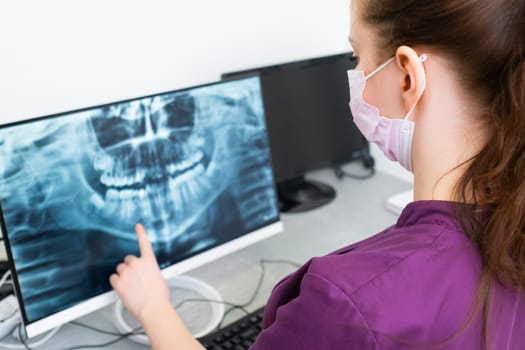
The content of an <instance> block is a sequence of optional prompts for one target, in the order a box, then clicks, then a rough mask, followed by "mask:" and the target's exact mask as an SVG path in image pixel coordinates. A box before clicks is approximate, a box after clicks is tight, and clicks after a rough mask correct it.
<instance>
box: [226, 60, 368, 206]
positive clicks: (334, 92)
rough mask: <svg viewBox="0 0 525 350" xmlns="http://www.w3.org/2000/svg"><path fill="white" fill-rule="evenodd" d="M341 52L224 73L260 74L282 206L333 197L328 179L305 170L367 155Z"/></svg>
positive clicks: (351, 64) (349, 64) (353, 63)
mask: <svg viewBox="0 0 525 350" xmlns="http://www.w3.org/2000/svg"><path fill="white" fill-rule="evenodd" d="M355 66H356V61H355V59H354V58H353V57H352V54H350V53H345V54H339V55H333V56H327V57H321V58H315V59H308V60H303V61H297V62H290V63H284V64H279V65H273V66H267V67H260V68H254V69H250V70H244V71H238V72H231V73H225V74H223V75H222V78H223V79H230V78H238V77H246V76H252V75H259V76H260V78H261V85H262V91H263V95H264V107H265V112H266V123H267V127H268V137H269V141H270V147H271V156H272V162H273V170H274V176H275V181H276V183H277V190H278V195H279V202H280V203H279V205H280V209H281V210H282V211H283V212H300V211H305V210H309V209H313V208H316V207H318V206H321V205H323V204H325V203H327V202H329V201H331V200H332V199H333V198H334V197H335V191H334V190H333V189H332V188H331V187H330V186H328V185H326V184H323V183H319V182H316V181H312V180H308V181H307V180H306V179H305V177H304V176H305V173H306V172H308V171H310V170H314V169H318V168H322V167H326V166H333V165H337V164H342V163H345V162H348V161H351V160H355V159H363V160H365V161H366V160H369V159H370V156H369V148H368V142H367V141H366V139H365V138H364V137H363V136H362V134H361V133H360V132H359V130H358V129H357V127H356V126H355V124H354V122H353V120H352V119H353V118H352V115H351V112H350V109H349V107H348V102H349V88H348V80H347V75H346V71H347V70H349V69H353V68H354V67H355Z"/></svg>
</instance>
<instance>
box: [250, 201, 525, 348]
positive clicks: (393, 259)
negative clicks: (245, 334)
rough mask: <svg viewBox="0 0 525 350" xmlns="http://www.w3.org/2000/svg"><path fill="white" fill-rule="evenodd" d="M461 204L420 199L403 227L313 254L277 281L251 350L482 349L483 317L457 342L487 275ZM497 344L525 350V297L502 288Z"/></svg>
mask: <svg viewBox="0 0 525 350" xmlns="http://www.w3.org/2000/svg"><path fill="white" fill-rule="evenodd" d="M455 205H457V204H454V203H452V202H444V201H416V202H413V203H411V204H409V205H408V206H407V207H406V208H405V209H404V210H403V212H402V214H401V216H400V217H399V219H398V221H397V223H396V224H395V225H394V226H392V227H390V228H388V229H386V230H385V231H383V232H381V233H379V234H377V235H375V236H372V237H371V238H368V239H366V240H364V241H361V242H359V243H356V244H353V245H351V246H348V247H346V248H343V249H340V250H338V251H336V252H334V253H332V254H329V255H327V256H323V257H319V258H313V259H311V260H310V261H309V262H308V263H306V264H305V265H304V266H302V267H301V268H300V269H299V270H297V271H296V272H294V273H293V274H291V275H290V276H288V277H287V278H285V279H284V280H282V281H281V282H280V283H279V284H277V286H276V287H275V289H274V290H273V293H272V295H271V297H270V299H269V300H268V303H267V305H266V309H265V314H264V319H263V330H262V331H261V333H260V335H259V337H258V338H257V340H256V342H255V343H254V344H253V346H252V347H251V349H252V350H262V349H264V350H270V349H271V350H278V349H287V350H291V349H301V350H306V349H316V350H320V349H357V350H368V349H376V350H377V349H380V350H386V349H411V350H412V349H459V350H471V349H473V350H474V349H482V336H481V333H482V321H481V316H479V315H478V316H476V317H475V318H474V320H473V322H472V323H471V325H470V326H469V327H467V328H466V329H464V330H463V331H461V332H460V333H459V334H458V335H457V337H455V338H454V339H452V340H451V338H452V337H453V336H454V335H455V334H456V333H457V331H458V330H459V329H460V328H462V326H464V324H465V321H466V318H467V314H468V312H469V310H470V309H471V305H472V301H473V296H474V294H475V291H476V287H477V284H478V279H479V277H480V272H481V258H480V255H479V253H478V251H477V250H476V248H475V246H474V245H473V244H472V243H471V242H470V241H469V239H468V238H467V236H466V235H465V233H464V232H463V231H462V230H461V228H460V227H459V225H458V223H457V221H456V220H455V218H454V206H455ZM489 342H490V345H491V347H490V349H491V350H504V349H513V350H515V349H525V298H524V296H523V294H520V293H517V292H516V291H513V290H510V289H507V288H504V287H503V286H501V285H500V284H495V285H494V288H493V297H492V299H491V318H490V336H489ZM439 343H442V344H441V345H440V346H436V347H432V346H433V345H436V344H439Z"/></svg>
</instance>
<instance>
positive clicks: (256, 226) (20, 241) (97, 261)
mask: <svg viewBox="0 0 525 350" xmlns="http://www.w3.org/2000/svg"><path fill="white" fill-rule="evenodd" d="M0 145H1V147H0V203H1V210H0V214H1V215H0V224H1V228H2V232H3V234H4V235H3V237H4V239H5V242H6V247H7V252H8V255H9V260H10V263H11V273H12V276H13V280H14V283H15V291H16V294H17V296H18V300H19V302H20V306H21V313H22V317H23V322H24V325H25V326H26V331H27V334H28V335H29V336H34V335H38V334H40V333H42V332H44V331H46V330H48V329H51V328H53V327H56V326H58V325H60V324H63V323H65V322H68V321H70V320H72V319H74V318H76V317H79V316H82V315H84V314H86V313H88V312H91V311H94V310H96V309H98V308H101V307H103V306H106V305H108V304H109V303H111V302H113V301H114V300H115V299H116V295H115V293H114V292H112V291H111V287H110V285H109V276H110V275H111V273H113V271H114V269H115V266H116V265H117V263H118V262H120V261H122V259H123V258H124V257H125V256H126V255H128V254H138V246H137V241H136V236H135V234H134V225H135V223H136V222H140V223H142V224H144V226H145V227H146V228H147V230H148V235H149V238H150V240H151V241H152V244H153V248H154V250H155V254H156V256H157V260H158V262H159V264H160V267H161V268H162V269H163V273H164V275H165V276H166V277H170V276H171V275H173V274H178V273H182V272H185V271H187V270H189V269H192V268H195V267H197V266H199V265H202V264H204V263H206V262H208V261H211V260H213V259H217V258H218V257H220V256H222V255H224V254H228V253H230V252H232V251H234V250H236V249H239V248H242V247H243V246H246V245H248V244H251V243H254V242H256V241H257V240H259V239H262V238H265V237H268V236H270V235H272V234H275V233H278V232H279V231H280V230H281V224H280V220H279V211H278V208H277V201H276V196H275V187H274V181H273V177H272V169H271V162H270V150H269V146H268V141H267V136H266V125H265V118H264V106H263V102H262V94H261V88H260V82H259V79H258V78H257V77H254V78H248V79H239V80H235V81H228V82H220V83H215V84H210V85H204V86H198V87H192V88H189V89H184V90H178V91H172V92H166V93H160V94H155V95H151V96H145V97H139V98H136V99H132V100H127V101H120V102H115V103H111V104H107V105H103V106H96V107H90V108H86V109H83V110H78V111H71V112H66V113H61V114H57V115H52V116H46V117H42V118H35V119H31V120H24V121H20V122H16V123H12V124H8V125H0Z"/></svg>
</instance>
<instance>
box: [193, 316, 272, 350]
mask: <svg viewBox="0 0 525 350" xmlns="http://www.w3.org/2000/svg"><path fill="white" fill-rule="evenodd" d="M263 313H264V307H262V308H260V309H258V310H255V311H252V312H251V313H249V314H247V315H245V316H243V317H241V318H240V319H238V320H237V321H235V322H233V323H231V324H229V325H227V326H226V327H224V328H221V329H219V330H217V331H215V332H213V333H210V334H208V335H207V336H205V337H203V338H200V339H199V342H200V343H201V344H202V346H204V348H205V349H209V350H246V349H248V348H249V347H250V346H251V345H252V344H253V342H254V341H255V338H257V335H258V334H259V332H260V331H261V321H262V317H263Z"/></svg>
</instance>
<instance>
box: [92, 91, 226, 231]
mask: <svg viewBox="0 0 525 350" xmlns="http://www.w3.org/2000/svg"><path fill="white" fill-rule="evenodd" d="M210 99H213V100H214V103H212V104H210V103H209V102H210ZM217 99H220V101H219V102H220V103H217V102H218V100H217ZM207 105H213V106H214V109H215V110H212V109H210V108H207ZM231 108H236V107H235V103H234V101H233V100H231V99H227V98H224V97H220V96H208V97H206V98H205V97H202V96H201V97H199V98H195V97H194V96H192V95H189V94H187V93H182V94H180V93H179V94H175V95H167V96H157V97H153V98H149V99H142V100H138V101H131V102H129V103H121V104H118V105H111V106H107V107H105V108H102V109H100V110H99V112H98V114H95V115H93V116H92V117H91V118H90V123H91V125H92V128H93V132H94V134H95V135H96V141H97V144H98V146H97V147H96V150H95V152H94V153H93V154H92V162H93V168H94V170H95V173H96V174H97V175H96V176H95V178H94V180H92V181H90V183H91V186H92V187H93V189H94V190H95V193H94V195H93V196H92V197H91V202H92V204H93V205H94V207H95V208H96V209H97V211H98V213H97V215H100V216H102V217H104V218H106V220H108V221H109V222H111V223H112V226H116V227H129V226H130V225H133V224H134V223H136V222H142V223H144V224H145V225H146V227H150V228H153V230H154V232H155V233H156V234H157V237H156V240H158V241H168V240H170V239H172V238H173V237H175V236H177V235H178V234H180V233H181V232H183V231H185V230H187V229H188V228H191V227H192V226H195V225H199V224H200V225H207V224H208V222H207V221H208V220H207V218H208V217H209V215H212V214H213V213H210V212H209V210H208V209H209V206H210V203H211V202H212V201H213V200H214V199H215V198H216V197H217V195H218V193H219V192H220V190H221V188H224V186H225V184H226V183H227V181H228V178H229V175H228V172H229V169H231V167H229V166H228V164H225V163H224V162H225V161H226V160H227V159H225V157H223V156H222V153H223V150H225V149H226V147H227V146H226V145H227V143H228V138H229V137H230V136H231V134H232V133H231V132H230V131H231V126H230V127H229V126H228V125H227V124H225V125H221V118H220V116H221V114H222V113H224V112H225V111H226V110H228V109H231ZM214 124H215V125H214ZM219 163H220V166H219ZM205 211H208V212H206V213H205ZM203 213H205V215H203ZM115 224H116V225H115ZM154 240H155V238H154Z"/></svg>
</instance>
